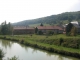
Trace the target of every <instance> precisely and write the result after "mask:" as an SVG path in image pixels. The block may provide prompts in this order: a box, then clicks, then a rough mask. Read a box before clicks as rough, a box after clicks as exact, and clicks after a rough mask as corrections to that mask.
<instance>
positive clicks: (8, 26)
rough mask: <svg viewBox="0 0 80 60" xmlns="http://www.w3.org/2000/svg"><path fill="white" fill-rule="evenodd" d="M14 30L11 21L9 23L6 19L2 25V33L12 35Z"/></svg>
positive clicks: (0, 32) (0, 27)
mask: <svg viewBox="0 0 80 60" xmlns="http://www.w3.org/2000/svg"><path fill="white" fill-rule="evenodd" d="M12 32H13V27H12V25H11V23H10V22H9V23H8V24H7V23H6V21H5V22H3V23H2V24H1V25H0V34H2V35H11V34H12Z"/></svg>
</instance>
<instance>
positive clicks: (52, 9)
mask: <svg viewBox="0 0 80 60" xmlns="http://www.w3.org/2000/svg"><path fill="white" fill-rule="evenodd" d="M79 6H80V0H0V23H2V22H3V21H5V20H6V21H7V22H11V23H13V22H18V21H22V20H28V19H35V18H40V17H44V16H49V15H54V14H60V13H63V12H71V11H80V7H79Z"/></svg>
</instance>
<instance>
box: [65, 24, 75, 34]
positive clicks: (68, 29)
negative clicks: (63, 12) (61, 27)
mask: <svg viewBox="0 0 80 60" xmlns="http://www.w3.org/2000/svg"><path fill="white" fill-rule="evenodd" d="M72 27H73V24H71V23H69V24H68V25H67V26H66V35H70V33H71V29H72Z"/></svg>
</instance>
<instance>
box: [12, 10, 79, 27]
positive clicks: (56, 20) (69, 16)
mask: <svg viewBox="0 0 80 60" xmlns="http://www.w3.org/2000/svg"><path fill="white" fill-rule="evenodd" d="M73 20H77V21H80V11H77V12H65V13H62V14H58V15H51V16H47V17H42V18H38V19H32V20H24V21H20V22H17V23H13V25H14V26H32V25H35V24H36V25H39V24H40V23H43V24H45V25H46V24H48V25H59V24H65V23H68V22H70V21H73Z"/></svg>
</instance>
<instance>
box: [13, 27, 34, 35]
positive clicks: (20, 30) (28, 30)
mask: <svg viewBox="0 0 80 60" xmlns="http://www.w3.org/2000/svg"><path fill="white" fill-rule="evenodd" d="M34 33H35V29H34V28H33V27H26V26H16V27H14V28H13V34H14V35H20V34H34Z"/></svg>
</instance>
